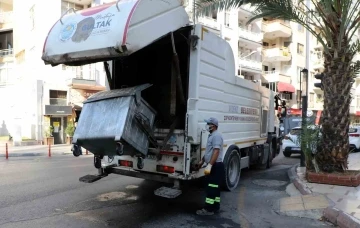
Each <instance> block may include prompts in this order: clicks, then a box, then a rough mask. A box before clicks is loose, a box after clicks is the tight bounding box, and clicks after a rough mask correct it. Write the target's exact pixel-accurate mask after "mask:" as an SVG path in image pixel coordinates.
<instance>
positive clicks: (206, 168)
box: [204, 163, 212, 175]
mask: <svg viewBox="0 0 360 228" xmlns="http://www.w3.org/2000/svg"><path fill="white" fill-rule="evenodd" d="M211 167H212V165H211V164H210V163H209V164H207V166H206V167H205V170H204V174H205V175H209V174H210V172H211Z"/></svg>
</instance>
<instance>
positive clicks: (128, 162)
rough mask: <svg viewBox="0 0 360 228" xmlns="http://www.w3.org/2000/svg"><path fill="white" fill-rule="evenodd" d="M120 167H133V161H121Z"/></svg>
mask: <svg viewBox="0 0 360 228" xmlns="http://www.w3.org/2000/svg"><path fill="white" fill-rule="evenodd" d="M119 165H120V166H126V167H133V162H132V161H125V160H119Z"/></svg>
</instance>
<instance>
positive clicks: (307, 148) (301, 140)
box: [290, 122, 322, 171]
mask: <svg viewBox="0 0 360 228" xmlns="http://www.w3.org/2000/svg"><path fill="white" fill-rule="evenodd" d="M321 136H322V134H321V128H320V126H318V125H313V124H309V123H307V122H305V124H304V125H303V128H302V130H301V134H300V135H299V136H298V137H297V140H292V139H291V138H290V140H291V141H292V142H293V143H295V144H296V145H297V146H299V147H300V148H302V152H303V153H304V155H305V162H306V169H307V170H316V171H317V170H318V169H317V167H316V166H317V165H316V160H315V156H316V152H317V150H318V147H319V145H320V142H321Z"/></svg>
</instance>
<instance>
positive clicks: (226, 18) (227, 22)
mask: <svg viewBox="0 0 360 228" xmlns="http://www.w3.org/2000/svg"><path fill="white" fill-rule="evenodd" d="M224 24H225V26H227V27H229V25H230V13H229V12H225V21H224Z"/></svg>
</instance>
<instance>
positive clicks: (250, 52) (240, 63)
mask: <svg viewBox="0 0 360 228" xmlns="http://www.w3.org/2000/svg"><path fill="white" fill-rule="evenodd" d="M256 52H258V51H252V52H250V54H247V55H245V56H241V55H240V57H239V58H240V59H242V58H246V57H249V56H250V55H252V54H254V53H256ZM239 65H240V76H241V63H240V64H239Z"/></svg>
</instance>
